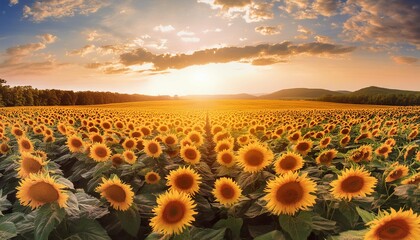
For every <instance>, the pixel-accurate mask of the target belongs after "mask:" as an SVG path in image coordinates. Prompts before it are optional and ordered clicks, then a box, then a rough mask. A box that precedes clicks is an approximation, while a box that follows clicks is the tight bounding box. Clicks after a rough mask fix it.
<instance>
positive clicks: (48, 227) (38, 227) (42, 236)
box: [35, 203, 66, 240]
mask: <svg viewBox="0 0 420 240" xmlns="http://www.w3.org/2000/svg"><path fill="white" fill-rule="evenodd" d="M65 215H66V212H65V211H64V209H63V208H60V207H59V206H58V204H56V203H54V204H45V205H43V206H42V207H41V208H40V209H39V211H38V214H37V215H36V217H35V240H48V236H49V235H50V233H51V232H52V230H54V229H55V227H56V226H57V225H58V224H60V222H61V221H62V220H63V218H64V217H65Z"/></svg>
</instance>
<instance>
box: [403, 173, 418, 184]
mask: <svg viewBox="0 0 420 240" xmlns="http://www.w3.org/2000/svg"><path fill="white" fill-rule="evenodd" d="M419 183H420V173H417V174H414V175H412V176H410V177H408V178H406V179H404V180H402V181H401V184H419Z"/></svg>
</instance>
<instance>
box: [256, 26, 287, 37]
mask: <svg viewBox="0 0 420 240" xmlns="http://www.w3.org/2000/svg"><path fill="white" fill-rule="evenodd" d="M281 29H282V26H281V25H278V26H259V27H256V28H255V31H256V32H257V33H260V34H262V35H276V34H279V33H280V31H281Z"/></svg>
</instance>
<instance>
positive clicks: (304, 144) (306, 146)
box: [296, 142, 309, 151]
mask: <svg viewBox="0 0 420 240" xmlns="http://www.w3.org/2000/svg"><path fill="white" fill-rule="evenodd" d="M296 148H297V150H298V151H306V150H308V149H309V143H307V142H302V143H299V144H298V145H297V146H296Z"/></svg>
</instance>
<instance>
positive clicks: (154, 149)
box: [148, 143, 158, 154]
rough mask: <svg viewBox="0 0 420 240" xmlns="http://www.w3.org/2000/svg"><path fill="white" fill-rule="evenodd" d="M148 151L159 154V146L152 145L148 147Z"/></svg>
mask: <svg viewBox="0 0 420 240" xmlns="http://www.w3.org/2000/svg"><path fill="white" fill-rule="evenodd" d="M148 149H149V151H150V152H151V153H152V154H155V153H157V152H158V146H157V144H156V143H150V144H149V146H148Z"/></svg>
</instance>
